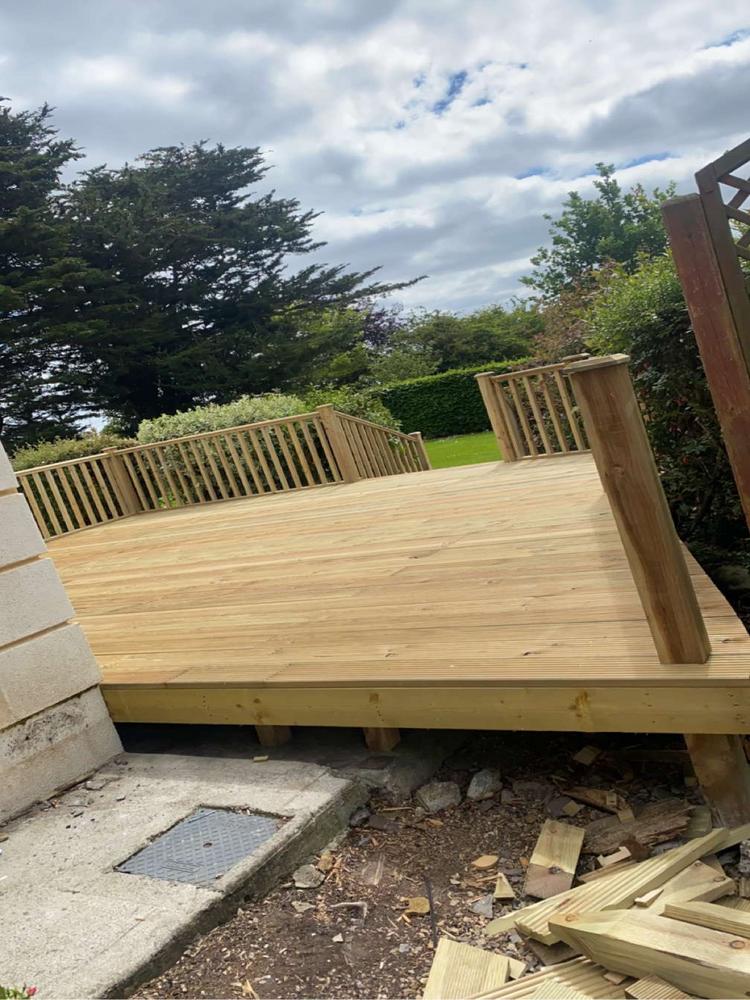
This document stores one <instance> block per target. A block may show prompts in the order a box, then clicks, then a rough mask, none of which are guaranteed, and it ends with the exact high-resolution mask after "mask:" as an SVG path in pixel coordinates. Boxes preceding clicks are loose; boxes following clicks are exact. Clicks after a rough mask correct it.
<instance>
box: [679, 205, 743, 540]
mask: <svg viewBox="0 0 750 1000" xmlns="http://www.w3.org/2000/svg"><path fill="white" fill-rule="evenodd" d="M662 215H663V216H664V224H665V226H666V227H667V232H668V233H669V241H670V244H671V247H672V255H673V257H674V261H675V265H676V267H677V273H678V275H679V278H680V283H681V284H682V289H683V292H684V295H685V302H686V303H687V307H688V312H689V313H690V321H691V325H692V328H693V333H694V334H695V339H696V341H697V344H698V350H699V351H700V355H701V361H702V362H703V367H704V368H705V370H706V378H707V379H708V387H709V389H710V391H711V398H712V399H713V403H714V408H715V410H716V414H717V416H718V418H719V423H720V425H721V433H722V437H723V438H724V444H725V445H726V449H727V455H728V457H729V461H730V464H731V467H732V471H733V473H734V479H735V482H736V484H737V492H738V493H739V496H740V501H741V502H742V507H743V509H744V512H745V518H746V519H747V522H748V525H749V526H750V448H748V446H747V442H748V441H750V321H749V320H748V317H747V313H748V312H750V302H748V301H747V299H748V295H747V292H746V291H745V289H744V287H743V286H742V282H741V280H740V283H739V287H737V288H736V289H735V291H734V297H733V299H730V295H729V293H728V291H727V288H726V285H725V282H724V278H723V274H722V268H721V265H720V261H719V257H718V253H717V247H716V246H715V245H714V234H713V233H712V231H711V229H710V228H709V224H708V221H707V219H706V215H705V211H704V205H703V203H702V201H701V198H700V197H699V196H698V195H687V196H685V197H682V198H673V199H671V200H670V201H668V202H665V204H664V205H663V206H662ZM717 225H718V226H719V228H721V227H724V228H727V221H726V218H724V219H720V220H718V221H717ZM727 238H728V237H727ZM729 242H730V243H731V240H729ZM725 253H726V255H727V256H726V260H725V264H726V269H729V270H730V271H735V270H739V267H738V264H737V256H736V254H735V253H734V252H733V250H732V249H731V247H725ZM742 297H744V299H745V300H746V306H745V307H744V309H740V310H739V311H735V310H733V308H732V302H733V301H734V303H735V304H737V303H738V302H741V299H742Z"/></svg>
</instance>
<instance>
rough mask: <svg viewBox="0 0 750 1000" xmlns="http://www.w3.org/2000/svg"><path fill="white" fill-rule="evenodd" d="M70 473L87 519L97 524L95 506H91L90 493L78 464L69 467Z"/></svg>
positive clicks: (90, 522)
mask: <svg viewBox="0 0 750 1000" xmlns="http://www.w3.org/2000/svg"><path fill="white" fill-rule="evenodd" d="M68 471H69V472H70V479H71V482H72V485H73V488H74V489H75V490H76V491H77V493H78V499H79V500H80V503H81V506H82V507H83V509H84V511H85V512H86V517H87V518H88V522H89V524H96V523H97V517H96V513H95V511H94V508H93V506H92V505H91V500H90V498H89V491H88V489H87V488H86V484H85V482H84V481H83V476H82V475H81V470H80V468H79V466H78V464H77V463H74V464H72V465H69V466H68Z"/></svg>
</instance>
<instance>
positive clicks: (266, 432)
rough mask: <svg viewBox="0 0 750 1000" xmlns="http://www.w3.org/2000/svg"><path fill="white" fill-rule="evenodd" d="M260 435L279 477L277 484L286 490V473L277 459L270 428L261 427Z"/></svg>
mask: <svg viewBox="0 0 750 1000" xmlns="http://www.w3.org/2000/svg"><path fill="white" fill-rule="evenodd" d="M260 436H261V437H262V438H263V440H264V442H265V444H266V447H267V448H268V454H269V457H270V459H271V464H272V465H273V467H274V470H275V472H276V475H277V476H278V477H279V484H280V486H281V488H282V490H285V491H286V490H288V489H289V480H288V479H287V478H286V475H285V474H284V468H283V466H282V464H281V462H280V461H279V456H278V453H277V450H276V444H275V443H274V440H273V438H272V437H271V431H270V428H268V427H261V429H260Z"/></svg>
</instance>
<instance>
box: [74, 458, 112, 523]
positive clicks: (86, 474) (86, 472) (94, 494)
mask: <svg viewBox="0 0 750 1000" xmlns="http://www.w3.org/2000/svg"><path fill="white" fill-rule="evenodd" d="M79 469H80V471H81V475H82V476H83V481H84V482H85V483H86V486H87V487H88V491H89V494H90V496H91V502H92V503H93V505H94V507H96V512H97V514H98V515H99V520H101V521H106V520H107V512H106V511H105V509H104V505H103V504H102V501H101V498H100V496H99V490H98V489H97V488H96V483H95V482H94V479H93V477H92V475H91V470H90V469H89V460H88V459H86V461H85V462H81V464H80V466H79Z"/></svg>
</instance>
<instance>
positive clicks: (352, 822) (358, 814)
mask: <svg viewBox="0 0 750 1000" xmlns="http://www.w3.org/2000/svg"><path fill="white" fill-rule="evenodd" d="M369 818H370V810H369V809H368V808H367V806H360V807H359V809H355V810H354V812H353V813H352V814H351V816H350V817H349V826H364V825H365V823H366V822H367V820H368V819H369Z"/></svg>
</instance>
